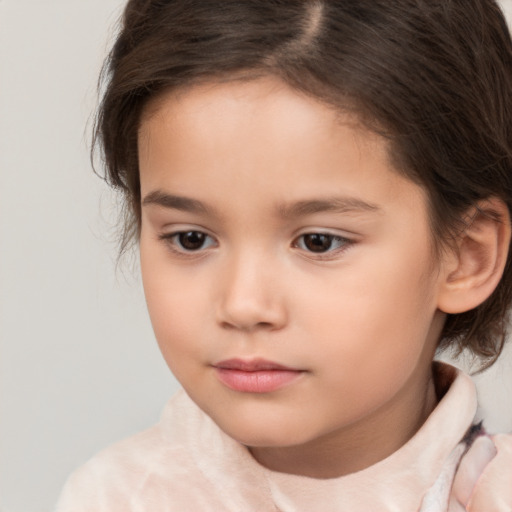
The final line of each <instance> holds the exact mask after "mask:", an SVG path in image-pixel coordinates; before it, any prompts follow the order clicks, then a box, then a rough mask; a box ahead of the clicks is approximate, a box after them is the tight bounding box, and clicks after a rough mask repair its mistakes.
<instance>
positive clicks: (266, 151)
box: [139, 78, 421, 203]
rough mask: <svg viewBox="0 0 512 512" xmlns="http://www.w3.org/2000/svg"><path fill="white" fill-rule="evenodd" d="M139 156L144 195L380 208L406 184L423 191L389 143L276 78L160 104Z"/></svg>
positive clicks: (151, 108)
mask: <svg viewBox="0 0 512 512" xmlns="http://www.w3.org/2000/svg"><path fill="white" fill-rule="evenodd" d="M139 159H140V161H139V164H140V172H141V186H142V189H143V195H144V194H147V193H151V192H154V190H155V189H158V188H162V187H167V188H169V189H180V190H181V192H182V193H186V195H187V196H194V194H198V193H199V194H200V195H201V194H203V193H206V192H208V194H210V195H211V196H214V197H218V198H219V200H220V198H221V197H222V194H229V192H233V194H231V197H230V203H236V200H235V199H236V197H235V196H234V193H235V192H236V193H237V195H238V196H241V197H242V196H244V194H247V195H248V197H251V192H255V191H257V190H260V191H265V190H266V195H267V196H268V198H269V200H270V199H271V196H272V195H275V197H276V200H279V201H281V202H289V201H293V200H296V201H300V200H305V199H310V198H315V199H317V198H320V199H322V198H325V197H327V196H332V195H333V194H334V195H343V196H346V197H353V198H355V199H356V200H360V201H364V202H367V203H376V202H378V201H381V202H382V201H384V202H386V201H391V200H395V199H396V198H397V197H399V196H400V195H401V193H402V192H403V190H402V189H403V188H404V186H405V185H407V186H408V187H409V188H411V187H412V188H419V187H417V186H416V185H414V184H413V183H412V182H410V180H408V179H406V178H404V177H402V176H401V175H399V174H398V173H397V172H396V171H395V169H394V167H393V166H392V165H391V163H390V159H389V147H388V143H387V141H386V140H385V139H384V138H383V137H381V136H379V135H377V134H375V133H374V132H371V131H369V130H368V129H366V128H365V127H364V126H363V125H362V123H360V122H359V121H358V119H357V117H356V116H355V115H353V114H348V113H344V112H340V111H338V110H335V109H334V108H332V107H330V106H328V105H326V104H324V103H321V102H319V101H317V100H315V99H313V98H311V97H309V96H306V95H304V94H301V93H299V92H297V91H296V90H294V89H291V88H290V87H289V86H287V85H286V84H284V83H283V82H281V81H279V80H278V79H273V78H265V79H258V80H253V81H245V82H242V81H233V82H227V83H209V84H202V85H197V86H194V87H191V88H189V89H184V90H180V91H172V92H168V93H167V94H164V95H161V96H160V97H159V98H156V99H155V100H153V101H152V102H151V103H150V104H149V105H148V106H147V108H146V110H145V112H144V115H143V118H142V122H141V127H140V131H139ZM406 188H407V187H406ZM173 191H174V190H173ZM416 192H417V191H416ZM420 192H421V191H420ZM361 195H363V196H364V197H363V198H358V197H357V196H361ZM420 195H421V193H420ZM224 199H225V197H224Z"/></svg>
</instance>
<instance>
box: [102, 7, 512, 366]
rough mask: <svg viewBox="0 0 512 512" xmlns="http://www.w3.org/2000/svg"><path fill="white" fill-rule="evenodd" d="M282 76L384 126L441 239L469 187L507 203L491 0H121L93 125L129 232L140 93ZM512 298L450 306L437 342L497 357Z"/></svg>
mask: <svg viewBox="0 0 512 512" xmlns="http://www.w3.org/2000/svg"><path fill="white" fill-rule="evenodd" d="M259 75H273V76H277V77H280V78H281V79H282V80H284V81H285V82H286V83H288V84H289V85H290V86H291V87H294V88H296V89H298V90H301V91H303V92H305V93H307V94H309V95H311V96H313V97H315V98H316V99H318V100H320V101H324V102H328V103H329V104H332V105H335V106H336V107H337V108H340V109H344V110H347V109H349V110H352V111H355V112H356V113H357V114H358V116H359V117H360V118H361V119H362V120H363V121H364V122H365V123H366V124H367V125H369V126H370V127H372V128H373V129H375V130H376V131H378V132H379V133H380V134H382V135H383V136H385V137H387V138H388V139H389V143H390V154H391V155H392V158H393V162H394V163H395V165H396V168H397V170H398V172H401V173H403V174H404V175H406V176H407V177H409V178H410V179H411V180H413V181H414V182H416V183H418V184H420V185H422V186H423V187H425V189H426V190H427V191H428V194H429V199H430V209H431V224H432V229H433V232H434V234H435V239H436V240H440V241H444V242H446V241H447V240H449V238H450V236H453V233H454V229H455V228H456V226H457V224H458V223H459V222H460V220H461V219H462V218H463V215H464V213H466V212H467V211H468V210H469V209H470V208H471V207H472V206H474V205H475V204H476V202H477V201H479V200H481V199H485V198H488V197H491V196H495V197H499V198H501V199H502V200H503V201H504V202H505V203H506V204H507V206H508V208H509V211H510V210H511V207H512V151H511V146H512V44H511V39H510V34H509V32H508V29H507V25H506V22H505V20H504V18H503V15H502V13H501V11H500V9H499V7H498V5H497V4H496V2H495V1H494V0H393V1H390V0H296V1H285V0H265V1H263V0H236V1H235V0H129V2H128V4H127V6H126V8H125V11H124V15H123V19H122V24H121V30H120V33H119V35H118V37H117V40H116V42H115V45H114V47H113V49H112V51H111V53H110V56H109V59H108V60H107V62H106V65H105V68H104V73H103V79H104V80H103V84H104V86H105V90H104V95H103V100H102V104H101V106H100V109H99V112H98V117H97V124H96V129H95V143H96V145H97V146H98V147H99V148H100V149H101V151H102V156H103V159H104V163H105V166H106V179H107V180H108V182H109V183H110V184H111V185H113V186H114V187H117V188H119V189H120V190H121V191H122V192H123V193H124V197H125V199H126V201H125V204H126V205H127V210H126V211H127V217H126V219H125V225H124V237H123V243H122V248H126V245H127V244H128V242H129V241H130V240H133V239H135V238H136V237H137V234H138V231H139V225H140V185H139V174H138V155H137V135H138V129H139V125H140V119H141V115H142V112H143V109H144V107H145V105H146V104H147V102H148V100H149V99H151V98H154V97H155V95H157V94H161V93H163V92H165V91H167V90H171V89H174V88H178V87H180V88H182V87H187V86H190V85H192V84H196V83H198V82H200V81H208V80H226V79H227V80H229V79H250V78H253V77H255V76H259ZM511 298H512V266H511V262H510V257H509V259H508V262H507V266H506V269H505V273H504V276H503V278H502V280H501V282H500V284H499V285H498V287H497V289H496V290H495V292H494V293H493V294H492V296H491V297H490V298H489V299H488V300H487V301H485V302H484V303H483V304H481V305H480V306H479V307H477V308H476V309H474V310H471V311H469V312H466V313H463V314H459V315H449V316H448V318H447V321H446V324H445V328H444V332H443V335H442V339H441V341H440V347H441V348H443V347H447V346H455V347H458V348H459V349H463V348H465V347H467V348H469V349H470V350H472V351H473V353H474V354H475V355H477V356H479V357H481V358H482V359H483V361H484V362H485V361H487V362H489V363H492V362H493V361H494V360H495V359H496V358H497V357H498V355H499V353H500V352H501V350H502V348H503V344H504V342H505V335H506V326H507V312H508V308H509V304H510V302H511Z"/></svg>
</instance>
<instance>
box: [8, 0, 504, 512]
mask: <svg viewBox="0 0 512 512" xmlns="http://www.w3.org/2000/svg"><path fill="white" fill-rule="evenodd" d="M122 4H123V2H122V1H121V0H0V509H1V510H2V511H3V512H42V511H45V512H46V511H50V510H52V507H53V505H54V503H55V501H56V498H57V495H58V493H59V490H60V488H61V487H62V485H63V483H64V481H65V478H66V476H67V475H68V474H69V473H70V471H72V470H73V469H74V468H75V467H76V466H78V465H80V464H82V463H83V462H84V461H85V460H87V459H88V458H89V457H90V456H91V455H93V454H94V453H95V452H97V451H98V450H100V449H101V448H103V447H105V446H107V445H108V444H110V443H112V442H114V441H116V440H119V439H121V438H123V437H125V436H128V435H130V434H133V433H135V432H137V431H139V430H141V429H143V428H145V427H147V426H149V425H151V424H152V423H154V422H156V421H157V420H158V416H159V413H160V410H161V409H162V407H163V405H164V403H165V402H166V400H167V399H168V398H169V397H170V396H171V395H172V394H173V392H174V391H175V390H176V389H177V383H176V381H175V380H174V379H173V377H172V376H171V375H170V373H169V371H168V370H167V367H166V366H165V364H164V362H163V360H162V358H161V357H160V354H159V352H158V349H157V346H156V343H155V341H154V339H153V334H152V332H151V327H150V325H149V321H148V318H147V314H146V311H145V305H144V298H143V296H142V291H141V286H140V280H139V276H138V272H137V270H135V269H133V268H131V267H130V265H128V264H126V263H125V264H124V265H121V266H120V267H119V268H117V269H116V263H115V260H116V251H117V247H116V241H115V220H116V200H115V197H114V196H112V195H111V193H110V192H109V191H108V190H107V187H106V186H105V185H104V183H103V182H102V181H101V180H100V179H99V178H98V177H97V176H95V175H94V174H93V172H92V171H91V167H90V164H89V155H88V143H89V135H88V134H89V133H90V130H89V129H88V125H90V117H91V115H92V112H93V111H94V107H95V104H96V80H97V76H98V72H99V69H100V66H101V62H102V60H103V57H104V55H105V53H106V49H107V48H108V42H109V41H111V40H112V35H113V34H114V33H115V27H116V21H117V19H118V16H119V13H120V9H121V6H122ZM502 4H503V6H504V7H505V9H506V11H507V14H508V15H509V16H510V17H512V0H503V2H502ZM477 381H478V386H479V392H480V395H481V403H482V409H483V414H484V415H485V417H486V418H488V422H487V423H488V425H489V426H490V427H491V428H494V429H496V430H501V431H508V430H512V400H511V398H510V397H511V395H512V352H511V350H510V349H508V351H507V353H505V354H504V356H503V357H502V360H501V362H500V364H499V365H497V366H496V367H495V368H493V370H492V371H490V372H488V373H486V374H484V375H483V376H480V377H478V378H477Z"/></svg>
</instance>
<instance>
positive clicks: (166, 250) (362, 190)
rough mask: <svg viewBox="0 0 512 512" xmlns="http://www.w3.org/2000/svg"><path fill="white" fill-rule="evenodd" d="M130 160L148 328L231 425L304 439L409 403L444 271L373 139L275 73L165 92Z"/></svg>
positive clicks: (424, 367) (261, 440)
mask: <svg viewBox="0 0 512 512" xmlns="http://www.w3.org/2000/svg"><path fill="white" fill-rule="evenodd" d="M139 154H140V179H141V188H142V229H141V238H140V251H141V265H142V276H143V282H144V288H145V293H146V299H147V304H148V308H149V313H150V316H151V320H152V323H153V327H154V330H155V334H156V338H157V340H158V343H159V345H160V348H161V351H162V353H163V355H164V357H165V360H166V361H167V364H168V365H169V367H170V368H171V370H172V371H173V373H174V374H175V376H176V377H177V379H178V380H179V381H180V382H181V384H182V385H183V387H184V388H185V389H186V391H187V392H188V394H189V395H190V397H191V398H192V399H193V400H194V401H195V402H196V403H197V404H198V405H199V407H201V408H202V409H203V410H204V411H205V412H206V413H207V414H208V415H209V416H211V418H213V420H214V421H215V422H216V423H217V424H218V425H219V426H220V427H221V428H222V429H223V430H224V431H225V432H227V433H228V434H229V435H231V436H232V437H233V438H235V439H237V440H239V441H240V442H242V443H244V444H246V445H248V446H252V447H268V448H272V447H285V446H302V445H303V446H306V445H307V444H308V443H314V442H315V441H320V440H322V439H327V438H329V439H333V438H336V436H338V437H340V436H341V437H343V436H344V435H345V436H346V435H348V433H349V432H350V430H351V429H355V428H356V427H357V430H358V431H359V432H361V431H362V430H365V429H366V430H369V431H371V430H372V429H381V430H380V432H382V429H385V428H387V429H389V428H390V427H389V426H391V428H392V429H394V430H395V431H396V430H399V429H400V427H399V426H397V425H400V424H401V423H403V421H402V420H403V418H402V417H406V416H407V415H412V416H414V415H415V414H417V411H414V410H413V411H411V408H412V409H414V407H415V406H414V405H413V404H416V403H418V401H419V399H418V397H421V396H423V395H424V392H425V389H426V387H427V386H428V380H429V376H430V371H429V368H430V363H431V360H432V356H433V352H434V348H435V344H436V340H437V338H438V336H439V331H440V328H441V325H442V321H441V320H440V318H439V314H438V313H437V312H436V311H437V304H436V297H437V293H438V288H439V280H440V278H439V276H440V272H439V269H436V265H435V263H434V262H433V260H432V253H433V251H432V242H431V235H430V228H429V222H428V215H427V201H426V197H425V194H424V192H423V190H422V189H421V188H420V187H419V186H417V185H416V184H414V183H412V182H411V181H409V180H407V179H405V178H403V177H402V176H400V175H399V174H398V173H396V172H395V171H394V170H393V169H392V167H391V165H390V163H389V159H388V154H387V147H386V143H385V142H384V140H383V139H381V138H379V136H377V135H375V134H372V133H369V132H367V131H365V129H364V128H362V127H361V126H359V125H358V124H357V122H356V120H355V119H354V118H351V117H349V116H348V115H346V116H345V115H342V114H340V113H339V112H334V111H333V110H331V109H329V108H328V107H326V106H324V105H323V104H321V103H319V102H317V101H315V100H313V99H310V98H308V97H305V96H303V95H301V94H300V93H298V92H295V91H294V90H292V89H290V88H288V87H287V86H286V85H284V84H282V83H280V82H279V81H277V80H273V79H270V78H269V79H259V80H255V81H252V82H247V83H241V82H233V83H223V84H210V85H202V86H197V87H194V88H192V89H189V90H187V91H185V92H180V93H169V94H168V95H167V96H165V97H164V98H161V99H159V100H158V102H155V103H154V104H152V105H150V106H149V107H148V108H147V110H146V112H145V115H144V117H143V121H142V125H141V130H140V138H139ZM393 415H394V416H393ZM399 416H400V417H399ZM379 418H380V419H379ZM379 422H380V424H379Z"/></svg>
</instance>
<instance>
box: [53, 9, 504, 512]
mask: <svg viewBox="0 0 512 512" xmlns="http://www.w3.org/2000/svg"><path fill="white" fill-rule="evenodd" d="M106 76H107V84H106V89H105V93H104V98H103V102H102V105H101V108H100V111H99V117H98V123H97V131H96V141H97V142H98V143H99V145H100V146H101V148H102V151H103V155H104V161H105V165H106V172H107V178H108V180H109V182H110V183H111V184H112V185H113V186H115V187H117V188H119V189H120V190H121V191H122V193H123V194H124V196H125V199H126V205H127V217H126V220H125V228H124V229H125V230H124V235H125V236H124V243H123V248H126V247H127V245H128V244H129V242H130V241H132V240H137V241H138V243H139V245H140V255H141V268H142V277H143V282H144V288H145V294H146V299H147V304H148V308H149V312H150V316H151V320H152V323H153V327H154V330H155V334H156V338H157V340H158V343H159V345H160V348H161V351H162V354H163V356H164V358H165V360H166V361H167V363H168V365H169V367H170V369H171V370H172V372H173V373H174V374H175V376H176V377H177V379H178V380H179V381H180V383H181V384H182V386H183V389H184V391H182V392H180V393H178V395H177V396H175V397H174V398H173V399H172V400H171V401H170V402H169V404H168V405H167V407H166V408H165V410H164V412H163V415H162V419H161V421H160V423H159V424H158V425H157V426H155V427H153V428H151V429H149V430H147V431H145V432H142V433H141V434H139V435H136V436H134V437H133V438H130V439H128V440H125V441H123V442H121V443H119V444H117V445H115V446H113V447H111V448H109V449H107V450H106V451H105V452H103V453H101V454H100V455H98V456H96V457H94V458H93V459H92V460H91V461H90V462H88V463H87V464H86V465H85V466H84V467H83V468H81V469H79V470H78V471H77V472H76V473H75V474H74V475H73V476H72V477H71V478H70V480H69V482H68V483H67V485H66V488H65V490H64V492H63V494H62V496H61V500H60V503H59V505H58V511H59V512H72V511H95V512H98V511H109V512H116V511H122V512H128V511H138V512H139V511H148V512H159V511H180V512H183V511H216V512H218V511H224V510H225V511H237V512H240V511H277V510H279V511H289V512H291V511H320V512H327V511H338V510H339V511H350V512H356V511H362V512H370V511H372V512H373V511H391V510H392V511H401V512H412V511H418V510H421V511H423V512H425V511H435V512H441V511H445V510H449V511H451V512H457V511H462V510H471V511H477V510H478V511H486V512H488V511H498V510H499V511H505V510H507V511H510V510H512V491H511V488H512V485H511V484H512V440H511V437H509V436H506V435H498V436H495V437H490V436H488V435H487V434H485V431H484V430H483V427H482V426H481V425H480V424H475V423H474V415H475V410H476V398H475V390H474V387H473V385H472V383H471V380H470V379H469V378H468V377H467V376H465V375H464V374H463V373H461V372H459V371H457V370H455V369H454V368H453V367H451V366H448V365H446V364H441V363H433V362H432V361H433V358H434V354H435V352H436V350H438V349H443V348H447V347H455V348H458V349H467V350H468V351H471V352H472V353H473V354H474V355H475V356H477V357H479V358H481V360H482V363H483V365H489V364H491V363H492V362H493V361H494V360H495V359H496V358H497V357H498V355H499V353H500V352H501V349H502V347H503V343H504V340H505V334H506V325H507V310H508V307H509V305H510V302H511V295H512V268H511V263H510V260H511V258H510V256H509V245H510V239H511V223H510V211H511V207H512V102H511V99H512V43H511V40H510V35H509V32H508V30H507V27H506V24H505V21H504V19H503V16H502V14H501V12H500V10H499V8H498V6H497V5H496V3H495V2H494V0H450V1H448V0H428V1H425V0H394V1H392V2H390V1H389V0H343V1H340V0H338V1H331V0H297V1H294V2H285V1H281V0H279V1H278V0H270V1H264V2H263V1H257V0H237V1H231V0H227V1H226V0H224V1H218V0H216V1H213V0H201V1H191V0H130V1H129V2H128V4H127V6H126V10H125V13H124V17H123V23H122V27H121V32H120V34H119V36H118V38H117V41H116V43H115V46H114V48H113V50H112V53H111V55H110V59H109V61H108V67H107V74H106Z"/></svg>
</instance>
